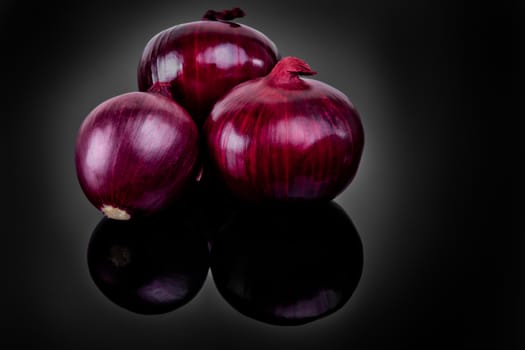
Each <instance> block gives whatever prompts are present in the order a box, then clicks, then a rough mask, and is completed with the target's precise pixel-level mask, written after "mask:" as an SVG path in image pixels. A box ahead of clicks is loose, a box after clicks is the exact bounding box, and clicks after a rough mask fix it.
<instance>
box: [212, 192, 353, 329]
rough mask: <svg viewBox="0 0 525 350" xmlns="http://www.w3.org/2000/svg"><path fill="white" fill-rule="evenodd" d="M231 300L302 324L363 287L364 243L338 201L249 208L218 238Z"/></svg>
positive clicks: (219, 276)
mask: <svg viewBox="0 0 525 350" xmlns="http://www.w3.org/2000/svg"><path fill="white" fill-rule="evenodd" d="M210 268H211V272H212V277H213V281H214V282H215V286H216V287H217V290H218V291H219V292H220V294H221V295H222V296H223V297H224V299H225V300H226V301H227V302H228V303H229V304H230V305H231V306H232V307H233V308H235V309H236V310H238V311H239V312H241V313H242V314H244V315H246V316H248V317H250V318H253V319H256V320H260V321H262V322H266V323H270V324H278V325H298V324H304V323H307V322H311V321H314V320H317V319H319V318H322V317H324V316H327V315H329V314H332V313H334V312H336V311H337V310H339V309H340V308H341V307H342V306H343V305H345V303H346V302H347V301H348V300H349V299H350V297H351V295H352V294H353V292H354V290H355V289H356V287H357V285H358V282H359V280H360V277H361V273H362V268H363V246H362V243H361V239H360V237H359V234H358V233H357V230H356V228H355V226H354V225H353V223H352V221H351V219H350V218H349V216H348V215H347V214H346V213H345V211H344V210H343V209H342V208H341V207H340V206H339V205H337V204H336V203H334V202H332V201H330V202H327V203H326V202H321V203H315V204H314V205H311V203H306V204H305V205H294V206H279V205H273V204H272V205H268V206H254V207H250V206H248V207H245V208H244V209H243V210H241V211H239V212H238V215H236V216H234V218H233V219H232V220H231V221H230V223H229V224H228V225H226V226H224V227H223V229H222V230H221V231H220V232H219V233H218V234H217V235H216V238H215V239H214V240H213V242H212V246H211V256H210Z"/></svg>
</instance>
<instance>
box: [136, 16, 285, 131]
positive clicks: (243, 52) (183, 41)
mask: <svg viewBox="0 0 525 350" xmlns="http://www.w3.org/2000/svg"><path fill="white" fill-rule="evenodd" d="M243 16H244V12H243V11H242V10H241V9H239V8H234V9H232V10H224V11H220V12H218V11H211V10H210V11H208V12H206V13H205V14H204V16H203V18H202V20H200V21H194V22H189V23H184V24H179V25H176V26H174V27H171V28H168V29H166V30H164V31H162V32H160V33H158V34H157V35H155V36H154V37H153V38H152V39H150V41H149V42H148V43H147V45H146V47H145V48H144V51H143V54H142V57H141V59H140V61H139V65H138V86H139V90H140V91H150V92H157V93H161V94H164V95H166V96H169V97H172V98H173V99H174V100H175V101H177V102H178V103H180V104H181V105H182V106H183V107H184V108H185V109H186V110H187V111H188V112H189V113H190V115H191V116H192V117H193V118H194V119H195V120H196V121H197V124H198V125H199V126H200V125H201V124H202V122H203V121H204V119H205V118H206V117H207V116H208V114H209V112H210V110H211V108H212V107H213V104H214V103H215V102H216V101H217V100H218V99H219V98H220V97H222V96H223V95H224V94H225V93H226V92H227V91H229V90H230V89H231V88H233V87H234V86H235V85H237V84H239V83H241V82H244V81H247V80H250V79H253V78H256V77H261V76H264V75H266V74H268V73H269V72H270V70H271V69H272V67H273V66H274V65H275V63H276V62H277V59H278V52H277V48H276V46H275V44H274V43H273V42H272V41H271V40H270V39H269V38H268V37H267V36H266V35H264V34H263V33H261V32H259V31H257V30H255V29H254V28H251V27H249V26H246V25H243V24H238V23H235V22H232V20H234V19H236V18H239V17H243Z"/></svg>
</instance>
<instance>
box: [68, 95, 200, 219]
mask: <svg viewBox="0 0 525 350" xmlns="http://www.w3.org/2000/svg"><path fill="white" fill-rule="evenodd" d="M198 142H199V141H198V129H197V126H196V125H195V123H194V121H193V120H192V119H191V117H190V116H189V115H188V113H187V112H186V111H185V110H184V109H183V108H182V107H181V106H179V105H178V104H177V103H175V102H174V101H172V100H170V99H168V98H166V97H164V96H161V95H157V94H149V93H144V92H130V93H126V94H123V95H119V96H116V97H113V98H111V99H109V100H107V101H105V102H103V103H101V104H100V105H99V106H97V107H96V108H95V109H93V110H92V111H91V112H90V113H89V114H88V116H87V117H86V119H85V120H84V122H83V123H82V126H81V128H80V131H79V134H78V137H77V142H76V149H75V164H76V170H77V176H78V180H79V182H80V185H81V187H82V190H83V191H84V193H85V195H86V197H87V198H88V199H89V200H90V202H91V203H92V204H93V205H94V206H95V207H96V208H98V209H99V210H101V211H102V212H103V213H104V214H105V215H106V216H107V217H109V218H112V219H120V220H127V219H129V218H131V217H133V216H135V215H139V216H140V215H151V214H153V213H156V212H159V211H161V210H163V209H164V208H166V207H167V206H169V205H170V204H171V203H173V202H174V201H176V200H177V199H178V198H180V196H181V195H182V193H183V192H184V190H185V188H186V187H187V184H188V183H190V182H191V180H193V178H194V176H195V172H194V168H195V164H196V162H197V158H198V149H199V146H198Z"/></svg>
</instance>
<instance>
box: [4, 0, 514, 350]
mask: <svg viewBox="0 0 525 350" xmlns="http://www.w3.org/2000/svg"><path fill="white" fill-rule="evenodd" d="M234 6H241V7H242V8H243V9H244V10H245V11H246V13H247V16H246V17H245V18H243V19H241V20H240V22H242V23H245V24H247V25H250V26H252V27H255V28H257V29H259V30H261V31H263V32H264V33H266V34H267V35H268V36H269V37H270V38H271V39H272V40H273V41H274V42H275V43H276V44H277V46H278V47H279V49H280V51H281V53H282V55H283V56H284V55H294V56H298V57H301V58H303V59H305V60H306V61H307V62H308V63H309V64H310V65H311V67H312V68H313V69H314V70H316V71H317V72H319V74H318V75H317V76H316V78H317V79H319V80H322V81H324V82H327V83H329V84H331V85H333V86H335V87H336V88H338V89H340V90H341V91H343V92H344V93H346V94H347V95H348V96H349V97H350V99H351V100H352V101H353V103H354V104H355V106H356V107H357V109H358V110H359V112H360V114H361V116H362V121H363V125H364V128H365V134H366V142H365V150H364V154H363V158H362V163H361V167H360V170H359V172H358V174H357V177H356V178H355V180H354V182H353V183H352V185H351V186H350V187H349V188H348V189H347V190H346V191H345V192H344V193H342V194H341V195H340V196H339V197H338V198H336V201H337V202H338V203H339V204H341V205H342V206H343V208H344V209H345V210H346V212H347V213H348V215H349V216H350V217H351V218H352V220H353V222H354V224H355V225H356V227H357V229H358V231H359V233H360V237H361V240H362V243H363V247H364V270H363V275H362V279H361V281H360V284H359V285H358V287H357V290H356V292H355V294H354V295H353V297H352V298H351V299H350V301H349V302H348V303H347V304H346V305H345V306H344V308H343V309H342V310H341V311H339V312H337V313H335V314H334V315H331V316H329V317H327V318H325V319H322V320H319V321H317V322H314V323H310V324H307V325H304V326H298V327H285V328H282V327H276V326H269V325H266V324H262V323H260V322H257V321H254V320H251V319H249V318H246V317H245V316H242V315H241V314H239V313H237V312H236V311H235V310H233V309H232V308H231V307H229V305H228V304H226V303H225V302H224V301H223V299H222V298H220V296H219V294H218V293H217V291H216V290H215V287H214V285H213V281H212V280H211V279H210V276H208V280H207V281H206V283H205V285H204V288H203V289H202V291H201V293H200V294H199V295H198V296H197V297H196V298H195V299H194V300H193V301H192V302H191V303H190V304H188V305H186V306H185V307H183V308H181V309H179V310H178V311H175V312H173V313H170V314H166V315H162V316H140V315H136V314H132V313H130V312H128V311H126V310H124V309H122V308H120V307H118V306H116V305H114V304H112V303H111V302H110V301H109V300H107V299H106V298H105V297H103V295H102V294H101V293H100V292H99V290H98V289H97V288H96V286H95V285H94V284H93V282H92V281H91V279H90V277H89V274H88V270H87V265H86V248H87V244H88V240H89V238H90V235H91V232H92V230H93V229H94V228H95V226H96V224H97V223H98V222H99V220H100V219H101V215H100V214H99V213H98V212H97V211H96V210H95V209H94V208H93V207H92V206H91V205H90V204H89V203H88V201H87V200H86V199H85V197H84V196H83V193H82V192H81V189H80V187H79V185H78V183H77V179H76V175H75V169H74V162H73V154H74V143H75V138H76V134H77V131H78V128H79V126H80V124H81V122H82V120H83V118H84V117H85V116H86V114H87V113H88V112H89V111H90V110H91V109H92V108H94V107H95V106H96V105H98V104H99V103H100V102H102V101H104V100H105V99H107V98H109V97H112V96H114V95H117V94H120V93H124V92H128V91H132V90H136V89H137V86H136V67H137V63H138V59H139V57H140V55H141V53H142V49H143V47H144V45H145V44H146V42H147V41H148V40H149V39H150V37H151V36H153V35H154V34H156V33H157V32H158V31H160V30H162V29H165V28H167V27H169V26H172V25H175V24H178V23H182V22H187V21H191V20H196V19H199V18H200V17H201V15H202V14H203V13H204V12H205V11H206V10H207V9H217V10H218V9H224V8H231V7H234ZM474 22H475V21H474V20H473V15H471V11H470V10H467V9H466V8H465V7H464V6H463V4H462V2H461V1H458V2H456V1H433V0H431V1H415V0H399V1H385V0H383V1H381V0H372V1H339V2H332V1H322V2H300V1H288V0H280V1H273V0H266V1H260V2H259V1H243V2H242V3H240V2H231V1H230V2H228V1H199V2H197V1H173V0H170V1H160V0H145V1H142V2H138V1H134V2H130V1H84V2H78V3H76V2H60V3H59V2H56V1H42V2H34V3H30V4H28V3H26V2H23V1H7V2H5V1H4V2H2V4H1V5H0V38H1V42H0V45H1V46H0V47H1V52H2V59H1V63H2V64H1V67H0V69H1V73H0V75H1V85H2V92H3V94H2V95H3V96H2V111H1V112H0V115H2V120H3V122H2V128H1V130H2V143H6V146H5V147H2V150H3V152H4V153H3V154H2V158H3V160H2V176H7V178H6V179H5V181H2V183H3V184H4V190H3V191H2V193H3V194H4V200H3V201H2V203H3V210H2V212H3V219H2V220H3V223H4V225H3V226H2V244H1V245H0V250H1V255H0V262H1V264H0V266H1V279H0V283H1V287H0V290H1V293H2V296H1V298H0V305H1V309H0V310H1V311H0V315H1V316H0V320H1V321H0V322H1V328H0V332H1V334H0V348H2V349H15V348H21V347H22V345H24V344H28V345H32V347H30V348H35V346H36V345H42V346H44V345H45V346H50V347H49V348H50V349H223V348H224V349H245V350H248V349H253V350H257V349H386V348H388V349H438V348H439V349H448V348H458V349H470V348H473V347H474V346H475V345H477V344H488V345H493V346H496V344H499V345H502V344H503V343H508V344H510V343H511V342H513V341H514V333H513V329H512V327H511V326H512V324H508V323H507V321H506V318H505V316H506V315H505V314H504V312H503V311H502V310H503V306H501V305H503V304H504V302H501V303H496V304H495V303H493V301H492V300H491V298H493V297H494V295H495V293H493V292H497V291H499V288H500V286H502V285H503V283H502V282H501V281H499V282H494V280H493V279H494V278H496V277H495V276H496V273H495V272H494V271H493V270H497V269H498V268H499V266H501V265H502V264H500V265H497V266H498V267H494V266H492V265H490V266H491V267H490V269H493V270H491V271H488V272H487V271H486V270H485V267H486V265H485V264H481V263H480V262H479V258H480V256H485V257H489V259H492V260H493V261H499V260H497V259H499V258H500V256H499V255H497V253H495V252H494V251H492V250H491V249H487V248H490V246H489V245H488V244H485V243H482V242H481V241H480V240H481V238H480V237H481V233H479V232H476V231H475V230H474V228H473V227H474V226H472V218H473V216H474V215H473V214H474V203H473V200H472V172H473V164H472V159H473V151H474V149H473V147H472V146H471V141H472V132H473V130H474V129H475V128H476V125H475V124H476V123H475V122H474V119H473V110H472V108H471V103H472V92H471V86H470V84H471V83H470V78H471V73H472V66H471V64H472V61H471V59H472V55H471V53H470V52H469V50H471V43H472V40H473V39H474V36H475V31H474V30H471V25H472V24H473V23H474ZM476 227H478V226H476ZM480 250H482V251H480ZM486 273H488V276H489V278H487V283H486V284H482V285H479V284H474V283H475V282H479V277H483V276H484V275H485V274H486ZM500 306H501V307H500ZM500 348H502V347H500Z"/></svg>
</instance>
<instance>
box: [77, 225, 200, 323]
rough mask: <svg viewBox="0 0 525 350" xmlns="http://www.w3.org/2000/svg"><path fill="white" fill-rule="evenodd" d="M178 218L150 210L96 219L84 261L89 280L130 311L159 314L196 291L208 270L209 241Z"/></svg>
mask: <svg viewBox="0 0 525 350" xmlns="http://www.w3.org/2000/svg"><path fill="white" fill-rule="evenodd" d="M180 219H181V218H180V217H179V218H178V220H176V221H175V222H174V221H173V217H170V218H169V219H168V217H167V216H166V217H162V218H160V217H159V216H157V215H155V216H151V217H148V218H139V219H133V220H129V221H117V220H110V219H108V218H104V219H102V220H101V221H100V223H99V224H98V225H97V227H96V228H95V230H94V231H93V234H92V236H91V239H90V241H89V245H88V251H87V263H88V268H89V273H90V275H91V278H92V280H93V282H94V283H95V285H96V286H97V287H98V288H99V290H100V291H101V292H102V293H103V294H104V295H105V296H106V297H107V298H108V299H109V300H110V301H112V302H113V303H115V304H117V305H119V306H121V307H123V308H125V309H127V310H129V311H132V312H135V313H139V314H162V313H166V312H170V311H173V310H175V309H178V308H180V307H182V306H183V305H185V304H187V303H188V302H189V301H190V300H192V299H193V298H194V297H195V296H196V295H197V293H198V292H199V291H200V289H201V288H202V286H203V284H204V281H205V279H206V277H207V274H208V269H209V253H208V244H207V241H206V239H205V238H204V237H202V236H201V235H199V234H195V232H193V231H192V230H191V229H188V228H186V227H185V226H184V225H182V224H181V222H182V220H180Z"/></svg>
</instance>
